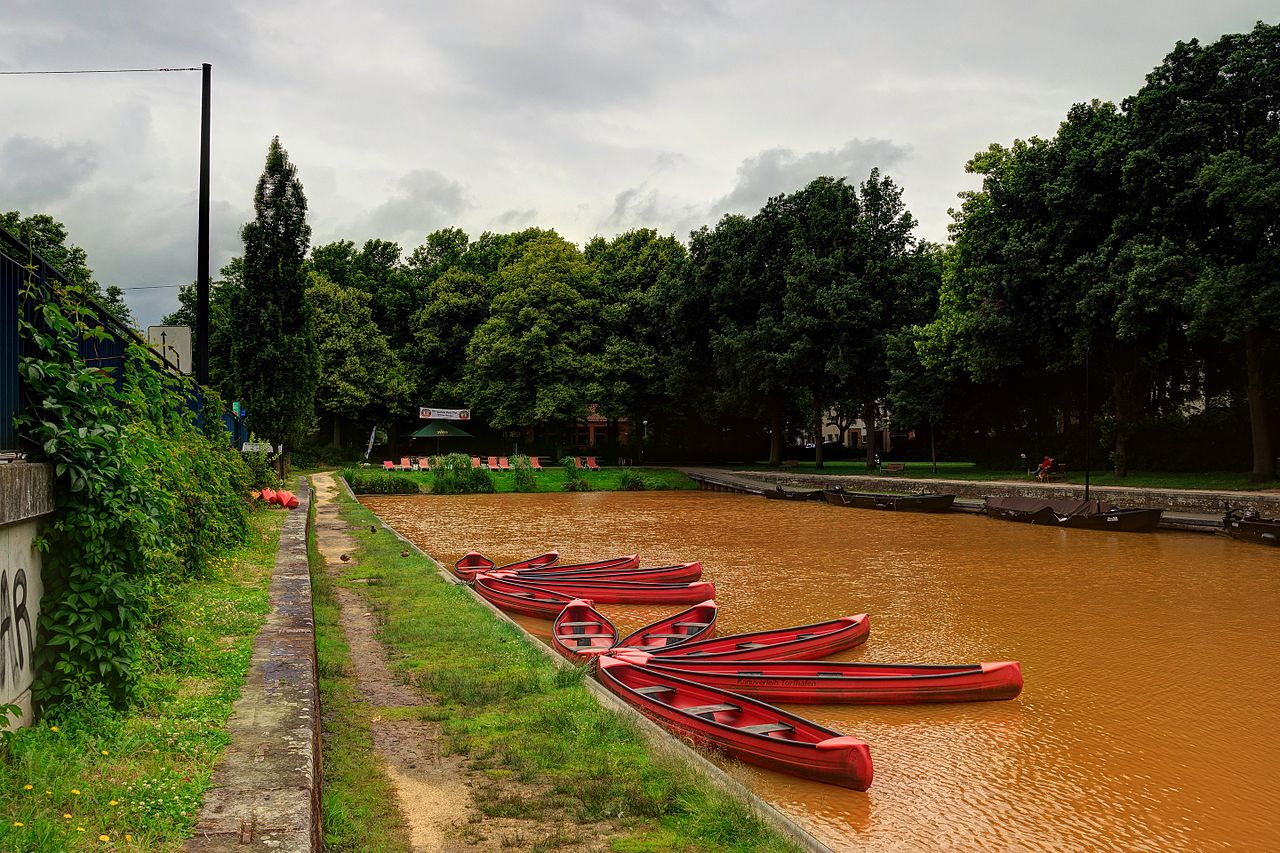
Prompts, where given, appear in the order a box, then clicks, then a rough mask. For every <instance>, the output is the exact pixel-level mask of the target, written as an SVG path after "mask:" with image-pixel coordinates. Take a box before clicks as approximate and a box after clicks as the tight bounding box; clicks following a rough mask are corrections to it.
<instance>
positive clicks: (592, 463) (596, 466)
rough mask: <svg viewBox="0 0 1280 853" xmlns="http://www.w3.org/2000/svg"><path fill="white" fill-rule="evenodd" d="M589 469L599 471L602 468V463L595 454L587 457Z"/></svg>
mask: <svg viewBox="0 0 1280 853" xmlns="http://www.w3.org/2000/svg"><path fill="white" fill-rule="evenodd" d="M587 470H588V471H599V470H600V464H599V463H598V462H596V458H595V457H594V456H588V457H587Z"/></svg>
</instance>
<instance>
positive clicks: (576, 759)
mask: <svg viewBox="0 0 1280 853" xmlns="http://www.w3.org/2000/svg"><path fill="white" fill-rule="evenodd" d="M602 473H603V472H602ZM337 500H338V501H339V503H340V507H341V512H342V515H343V517H344V518H345V519H346V520H347V521H348V522H349V523H350V524H351V525H352V528H353V529H352V531H351V535H353V536H354V537H355V538H356V540H357V542H358V543H359V544H358V546H357V552H358V556H359V559H358V560H357V561H353V563H358V564H359V566H358V568H357V567H354V565H353V566H351V567H348V566H346V565H344V566H343V570H344V572H345V573H346V575H347V576H348V577H351V578H356V577H368V576H370V575H373V576H376V577H378V583H377V584H372V585H367V586H362V587H361V588H360V589H359V592H360V594H361V595H363V596H365V597H366V598H367V599H368V600H369V601H370V602H371V603H373V605H374V606H375V607H377V608H378V609H379V610H380V611H381V613H382V615H383V616H384V617H385V618H384V620H383V628H382V629H381V631H380V637H381V639H382V640H383V642H385V643H386V644H387V645H388V648H389V650H390V652H391V654H392V659H393V665H394V666H395V667H396V668H397V669H398V670H400V671H401V672H403V673H404V674H405V676H406V677H407V678H408V679H409V680H410V681H411V682H413V683H415V684H417V685H418V686H419V687H420V688H421V689H422V690H424V691H425V692H427V693H429V694H431V695H432V696H433V697H435V698H436V700H437V701H438V703H439V704H438V705H436V706H434V708H433V710H434V712H435V714H436V718H437V719H439V720H440V721H441V723H442V726H443V730H444V736H445V748H446V749H448V750H449V751H450V752H452V753H454V754H461V755H462V756H464V757H465V759H466V762H467V764H468V766H469V767H470V768H471V769H472V770H474V771H477V772H479V773H481V774H483V775H482V777H481V778H482V779H486V780H489V782H488V784H487V785H481V786H480V787H479V788H478V789H477V790H476V797H475V799H476V803H477V805H478V807H480V808H481V809H482V810H483V811H485V812H486V813H487V814H490V815H493V816H515V817H526V818H533V819H540V818H541V819H546V820H548V821H555V822H556V823H557V824H563V823H564V822H566V821H568V822H569V823H594V822H604V823H608V824H609V825H610V826H612V827H614V830H613V831H612V835H613V836H614V838H615V840H614V842H613V844H614V846H615V848H616V849H618V850H625V851H658V850H715V851H744V853H745V851H781V850H793V849H795V848H794V847H793V846H792V845H791V843H790V842H789V841H788V840H786V839H784V838H782V837H781V836H779V835H778V834H777V833H776V832H774V831H773V830H772V828H770V827H769V826H768V825H766V824H765V823H763V822H762V821H761V820H760V819H758V818H756V817H755V816H754V815H753V814H752V813H751V812H750V810H749V809H748V808H747V807H746V806H745V805H744V804H742V803H741V802H739V801H738V800H736V799H735V798H732V797H730V796H728V795H727V794H724V793H722V792H720V791H718V790H717V789H714V788H712V787H711V786H710V785H709V784H707V783H706V782H705V781H703V780H702V779H701V778H700V777H698V776H697V775H696V774H695V773H694V771H693V770H692V769H690V768H688V767H687V766H686V765H684V764H683V763H681V762H676V761H674V760H669V759H660V758H655V757H654V756H653V755H652V754H651V753H650V751H649V749H648V747H647V746H646V744H645V742H644V740H643V738H642V737H641V735H640V734H639V733H638V732H637V731H636V730H635V729H634V728H633V727H632V725H631V724H630V723H629V722H628V721H627V720H625V719H624V718H623V717H620V716H618V715H616V714H614V713H612V712H609V711H606V710H604V709H603V708H601V707H600V705H599V704H598V703H597V702H596V701H595V700H594V699H593V698H592V697H591V695H590V694H589V693H588V692H587V691H586V689H585V688H584V687H583V685H582V684H581V680H582V678H583V677H584V673H583V671H581V670H576V671H575V670H565V669H561V668H559V667H557V666H555V665H554V664H553V663H551V662H550V661H548V660H547V658H546V657H545V656H544V655H543V654H542V653H541V652H539V651H538V650H537V649H536V648H534V647H533V645H532V644H531V643H530V642H529V641H528V640H526V639H525V638H524V637H523V636H522V635H520V634H519V633H518V632H517V631H516V630H515V629H514V628H513V627H512V626H510V625H508V624H506V623H505V622H501V621H499V620H497V619H495V618H494V617H493V616H492V614H490V613H489V612H488V611H486V610H485V609H484V608H482V607H481V606H480V605H478V604H477V603H476V602H475V601H473V600H472V598H471V597H470V594H469V593H468V592H467V591H466V590H465V589H464V588H462V587H459V586H455V585H453V584H449V583H447V582H445V581H444V580H443V579H441V578H440V577H439V576H438V575H437V574H436V571H435V568H434V566H433V565H432V563H431V562H430V561H429V560H427V559H425V558H423V557H421V556H419V555H418V554H417V553H416V552H412V551H411V552H410V556H408V557H402V556H401V552H402V551H403V550H404V544H403V543H402V542H401V541H400V540H399V539H397V538H395V537H394V536H392V535H391V534H390V533H389V532H387V531H386V530H385V529H384V528H382V527H381V525H378V531H377V532H376V533H371V532H369V530H370V525H371V524H375V523H376V517H375V516H374V515H373V514H372V513H371V512H369V511H368V510H366V509H365V508H364V507H363V506H360V505H359V504H357V503H355V502H353V501H352V500H350V499H349V498H348V497H346V495H345V494H344V493H341V492H340V493H339V496H338V498H337ZM509 780H513V781H515V782H518V783H527V785H528V787H522V788H521V789H520V790H519V792H518V793H519V796H516V795H515V794H514V793H512V792H511V791H510V789H509V786H510V781H509ZM479 828H480V829H481V830H483V825H481V826H480V827H479ZM525 842H526V843H522V844H520V845H518V846H520V847H521V848H522V849H538V848H539V846H541V847H543V848H550V847H553V846H554V845H555V844H556V843H557V842H556V841H555V839H554V838H552V839H542V840H540V841H539V840H537V839H525Z"/></svg>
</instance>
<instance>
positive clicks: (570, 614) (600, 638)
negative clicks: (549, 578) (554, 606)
mask: <svg viewBox="0 0 1280 853" xmlns="http://www.w3.org/2000/svg"><path fill="white" fill-rule="evenodd" d="M591 605H592V602H590V601H587V600H584V599H581V598H575V599H574V600H573V601H570V602H569V603H568V604H566V605H565V606H564V610H561V611H560V613H559V614H558V615H557V616H556V618H555V623H554V624H553V625H552V626H551V647H552V648H553V649H555V650H556V651H557V652H559V653H560V654H561V655H563V656H564V657H566V658H568V659H569V660H571V661H573V662H574V663H582V662H584V661H589V660H591V659H593V658H594V657H595V656H596V655H602V654H605V653H606V652H608V651H609V649H611V648H613V646H614V645H616V644H617V642H618V629H617V628H616V627H614V624H613V623H612V622H610V621H609V617H608V616H605V615H604V614H603V613H601V612H600V611H599V610H596V609H595V608H594V607H592V606H591Z"/></svg>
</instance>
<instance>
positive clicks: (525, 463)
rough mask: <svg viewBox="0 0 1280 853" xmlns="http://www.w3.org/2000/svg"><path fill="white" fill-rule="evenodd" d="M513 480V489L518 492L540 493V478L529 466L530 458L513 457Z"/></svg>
mask: <svg viewBox="0 0 1280 853" xmlns="http://www.w3.org/2000/svg"><path fill="white" fill-rule="evenodd" d="M511 479H512V487H513V489H514V490H515V491H517V492H536V491H538V477H537V474H535V473H534V470H533V466H532V465H530V464H529V457H528V456H513V457H511Z"/></svg>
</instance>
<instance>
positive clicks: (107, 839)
mask: <svg viewBox="0 0 1280 853" xmlns="http://www.w3.org/2000/svg"><path fill="white" fill-rule="evenodd" d="M98 840H99V841H110V840H111V836H110V835H99V836H98Z"/></svg>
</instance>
